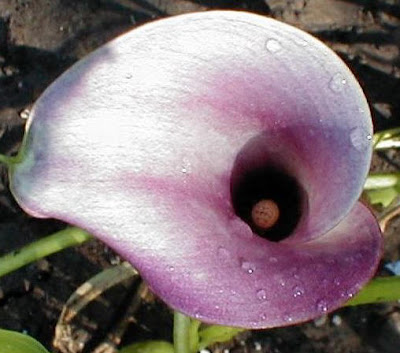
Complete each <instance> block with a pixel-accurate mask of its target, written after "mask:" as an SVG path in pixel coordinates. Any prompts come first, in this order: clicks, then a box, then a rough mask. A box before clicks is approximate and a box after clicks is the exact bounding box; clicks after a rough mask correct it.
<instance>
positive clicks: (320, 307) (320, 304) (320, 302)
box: [317, 299, 328, 313]
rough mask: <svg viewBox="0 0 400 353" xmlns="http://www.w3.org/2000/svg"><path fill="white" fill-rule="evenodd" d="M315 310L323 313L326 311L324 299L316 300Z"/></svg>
mask: <svg viewBox="0 0 400 353" xmlns="http://www.w3.org/2000/svg"><path fill="white" fill-rule="evenodd" d="M317 310H318V311H321V312H323V313H326V312H327V311H328V304H327V302H326V301H325V300H323V299H321V300H318V301H317Z"/></svg>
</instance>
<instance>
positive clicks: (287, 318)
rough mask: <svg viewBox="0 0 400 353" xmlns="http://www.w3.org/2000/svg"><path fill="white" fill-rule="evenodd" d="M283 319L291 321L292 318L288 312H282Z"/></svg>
mask: <svg viewBox="0 0 400 353" xmlns="http://www.w3.org/2000/svg"><path fill="white" fill-rule="evenodd" d="M283 320H284V321H286V322H292V321H293V318H292V317H291V316H290V315H289V314H284V315H283Z"/></svg>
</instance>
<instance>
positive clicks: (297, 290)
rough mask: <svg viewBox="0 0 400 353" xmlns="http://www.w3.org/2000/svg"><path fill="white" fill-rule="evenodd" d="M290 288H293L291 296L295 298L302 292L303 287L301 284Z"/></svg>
mask: <svg viewBox="0 0 400 353" xmlns="http://www.w3.org/2000/svg"><path fill="white" fill-rule="evenodd" d="M292 289H293V296H294V297H295V298H297V297H300V296H302V295H303V294H304V288H303V287H301V286H294V287H293V288H292Z"/></svg>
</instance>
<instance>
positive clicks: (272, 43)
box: [265, 39, 282, 53]
mask: <svg viewBox="0 0 400 353" xmlns="http://www.w3.org/2000/svg"><path fill="white" fill-rule="evenodd" d="M265 48H266V49H267V50H268V51H269V52H271V53H277V52H278V51H280V50H281V49H282V45H281V43H279V42H278V41H277V40H276V39H268V40H267V41H266V42H265Z"/></svg>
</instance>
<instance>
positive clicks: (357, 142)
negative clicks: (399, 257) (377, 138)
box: [350, 128, 372, 151]
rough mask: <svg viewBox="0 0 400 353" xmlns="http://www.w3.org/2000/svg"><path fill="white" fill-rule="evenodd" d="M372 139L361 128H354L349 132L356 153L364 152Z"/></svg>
mask: <svg viewBox="0 0 400 353" xmlns="http://www.w3.org/2000/svg"><path fill="white" fill-rule="evenodd" d="M371 139H372V137H371V135H370V134H367V133H365V131H364V130H363V129H361V128H354V129H353V130H351V131H350V141H351V144H352V145H353V147H354V148H355V149H357V150H358V151H362V150H364V149H365V148H366V147H368V146H369V145H370V141H371Z"/></svg>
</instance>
